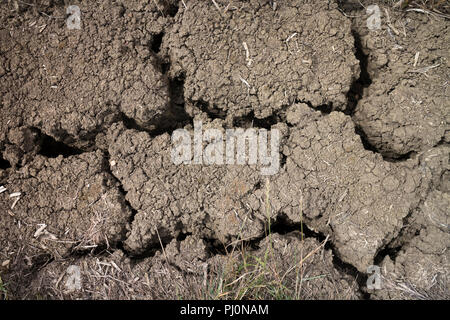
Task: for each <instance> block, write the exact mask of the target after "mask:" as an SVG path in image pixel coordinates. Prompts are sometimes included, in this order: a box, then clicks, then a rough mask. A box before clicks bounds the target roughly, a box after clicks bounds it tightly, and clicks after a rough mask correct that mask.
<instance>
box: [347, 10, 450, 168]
mask: <svg viewBox="0 0 450 320" xmlns="http://www.w3.org/2000/svg"><path fill="white" fill-rule="evenodd" d="M380 11H381V15H382V20H381V23H382V25H383V27H382V28H380V30H369V29H368V28H367V26H366V20H367V16H360V17H359V18H355V19H354V20H353V21H354V28H355V30H357V32H358V37H359V40H360V43H361V50H362V52H363V54H365V55H366V56H367V73H368V76H369V77H370V79H371V81H372V83H371V85H370V86H369V87H368V88H366V89H365V90H364V94H363V96H362V99H361V100H360V101H359V103H358V105H357V107H356V110H355V114H354V117H353V119H354V121H355V123H356V124H357V125H358V127H359V128H361V130H362V131H363V132H364V134H365V137H366V138H367V140H368V142H369V143H370V144H371V145H372V146H373V147H375V148H376V150H378V151H379V152H381V153H382V154H383V155H384V156H386V157H388V158H393V159H398V158H402V157H405V156H408V155H409V154H410V153H417V152H420V151H425V150H427V149H428V148H430V147H433V146H435V145H436V144H437V143H439V142H440V141H446V142H447V143H448V142H449V140H448V139H449V131H448V128H449V123H450V122H449V121H450V118H449V113H448V109H449V103H448V97H449V86H448V74H449V71H450V55H449V52H450V32H449V28H450V26H449V25H448V23H445V22H444V21H439V20H436V17H432V16H430V17H428V16H425V15H417V14H416V13H411V12H406V13H401V12H396V11H393V10H392V8H389V7H384V8H383V6H382V7H381V8H380Z"/></svg>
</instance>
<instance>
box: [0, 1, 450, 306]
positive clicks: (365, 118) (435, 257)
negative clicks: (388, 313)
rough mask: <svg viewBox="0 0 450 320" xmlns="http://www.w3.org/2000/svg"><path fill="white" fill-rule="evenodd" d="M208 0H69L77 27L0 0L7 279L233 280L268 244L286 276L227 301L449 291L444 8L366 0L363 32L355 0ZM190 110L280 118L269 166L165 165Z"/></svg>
mask: <svg viewBox="0 0 450 320" xmlns="http://www.w3.org/2000/svg"><path fill="white" fill-rule="evenodd" d="M75 2H76V1H75ZM215 2H216V3H217V4H218V6H219V7H220V11H219V9H218V8H217V7H216V6H215V5H214V3H213V2H211V1H200V0H190V1H184V3H186V7H185V5H184V4H183V2H182V1H175V0H170V1H169V0H159V1H139V0H134V1H121V0H117V1H96V2H88V3H86V2H82V3H79V4H78V5H79V6H80V8H81V11H82V25H81V30H70V29H68V28H67V27H66V11H65V10H66V5H65V4H64V3H63V1H56V0H40V1H38V0H36V1H31V0H30V1H29V3H28V4H25V3H23V2H20V1H6V2H3V3H2V4H1V5H0V17H1V21H2V23H1V25H0V93H1V94H0V109H1V114H0V186H4V187H5V188H6V189H7V190H6V191H5V192H3V193H1V194H0V225H1V226H2V228H1V229H0V277H1V278H0V279H1V280H2V282H3V283H6V285H5V288H6V290H7V292H8V297H9V298H14V299H36V298H45V299H67V298H81V299H179V298H235V297H236V296H221V295H220V293H218V292H216V291H217V289H218V281H219V280H220V281H222V282H223V283H226V284H228V287H227V288H228V289H229V290H232V289H233V288H234V287H233V286H236V285H237V284H236V283H238V284H242V282H234V281H233V280H235V279H236V278H237V277H239V273H238V271H237V270H240V268H239V266H242V264H244V265H245V264H246V263H247V262H248V261H247V260H250V261H253V260H252V259H254V261H261V259H263V258H267V259H268V260H267V261H266V262H267V266H269V268H270V270H272V271H273V274H274V278H265V277H262V278H261V279H262V280H261V281H263V282H264V283H265V284H266V285H267V286H269V285H270V286H272V285H273V284H276V283H277V282H276V281H275V280H277V279H278V280H279V275H284V276H283V277H281V278H282V280H283V284H284V286H285V289H283V290H285V291H283V292H282V294H281V293H280V295H277V296H270V295H267V292H262V291H255V292H252V293H249V294H248V295H247V296H245V297H244V298H249V299H259V298H265V299H267V298H292V297H293V295H294V294H295V297H296V298H300V299H363V298H371V299H392V298H401V299H436V298H437V299H448V298H449V297H450V296H449V293H448V288H449V272H448V270H449V261H448V259H449V251H447V249H448V247H449V246H450V236H449V213H448V208H449V207H450V183H449V181H450V179H449V178H450V174H449V168H450V165H449V153H450V146H449V143H450V135H449V132H450V129H449V128H450V126H449V122H450V112H449V110H450V105H449V101H450V99H449V86H448V81H449V75H450V72H449V71H450V56H449V53H450V32H449V28H450V24H449V20H448V19H446V18H444V17H442V16H438V15H435V14H432V13H428V14H424V13H421V12H417V11H405V10H401V9H400V8H398V9H394V8H392V6H391V3H390V1H385V2H382V1H380V3H379V6H380V8H381V10H382V28H381V29H380V30H377V31H371V30H369V29H368V28H367V26H366V20H367V18H368V15H367V13H366V11H365V9H364V8H363V7H362V5H366V2H367V1H361V2H360V1H346V2H345V3H344V2H341V1H334V0H329V1H322V0H320V1H319V0H317V1H308V0H298V1H292V2H289V1H288V2H283V1H276V3H277V5H274V3H275V1H268V0H250V1H237V0H236V1H231V2H230V1H221V0H216V1H215ZM288 3H291V4H288ZM71 4H77V3H71ZM228 4H229V5H228ZM370 4H372V3H370ZM227 5H228V6H227ZM385 10H386V11H385ZM388 14H389V15H388ZM418 52H419V53H418ZM194 120H202V121H203V126H204V127H205V128H206V127H209V128H215V129H218V130H220V131H222V132H223V131H224V130H226V129H230V128H237V127H240V128H249V127H255V128H265V129H270V128H276V129H279V130H280V132H281V134H282V137H281V146H280V153H281V167H280V170H279V172H278V174H276V175H273V176H269V177H265V176H262V175H261V174H260V168H259V167H258V166H257V165H225V166H220V165H204V166H201V165H175V164H174V163H173V162H172V160H171V148H172V145H171V133H172V132H173V130H175V129H177V128H184V129H186V130H188V131H189V132H192V131H193V129H194V128H193V121H194ZM14 192H20V193H21V194H20V197H10V194H12V193H14ZM13 203H14V205H13ZM269 230H270V232H269ZM300 230H303V233H301V232H300ZM268 252H269V253H270V254H267V253H268ZM297 257H300V260H301V262H302V263H301V264H300V265H297V262H298V261H297V260H296V258H297ZM305 257H306V258H305ZM302 258H305V259H304V261H303V260H302ZM255 265H258V263H255ZM255 265H253V267H254V268H256V267H255ZM371 265H378V266H380V267H381V272H382V274H381V278H382V287H381V289H379V290H369V289H368V288H367V285H366V280H367V278H368V276H370V275H368V274H367V272H368V271H367V270H368V267H369V266H371ZM69 266H77V267H79V268H80V271H81V279H82V286H81V289H79V290H75V291H70V290H68V288H67V286H66V283H67V281H68V278H69V277H70V272H68V268H69ZM69 269H70V268H69ZM297 271H298V272H297ZM263 274H264V273H263ZM233 276H235V277H236V278H234V279H233ZM298 277H300V279H301V281H300V283H301V285H300V287H299V286H298V283H299V282H298V280H299V278H298ZM243 279H245V277H243ZM274 279H275V280H274ZM222 282H221V286H222ZM0 284H1V282H0ZM0 289H1V288H0ZM222 289H223V288H222ZM237 291H238V290H237ZM0 294H2V291H1V290H0ZM0 297H1V296H0ZM237 297H240V296H237ZM240 298H242V297H240Z"/></svg>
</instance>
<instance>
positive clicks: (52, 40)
mask: <svg viewBox="0 0 450 320" xmlns="http://www.w3.org/2000/svg"><path fill="white" fill-rule="evenodd" d="M82 7H83V18H82V25H81V28H82V29H81V30H70V29H68V28H66V26H65V24H66V20H65V9H66V8H65V7H64V6H63V5H56V4H55V5H53V6H52V7H51V8H52V10H51V12H48V13H46V14H45V15H44V14H42V13H40V12H36V11H35V10H37V8H36V7H35V6H34V5H33V6H31V7H30V9H29V10H26V11H24V12H22V13H20V14H18V13H17V12H16V13H14V11H11V13H10V14H6V12H7V9H8V8H7V6H6V8H4V10H2V15H3V17H4V19H2V21H5V23H6V25H5V27H4V28H3V29H2V36H1V37H0V39H1V40H0V41H1V46H0V47H1V49H0V50H1V59H2V60H1V62H2V63H1V65H2V70H1V71H0V74H1V78H0V81H1V86H0V87H1V90H2V92H1V97H2V98H1V104H2V106H3V110H4V117H2V118H1V122H0V129H1V131H2V132H3V133H5V134H7V133H8V132H9V131H10V130H11V129H13V130H14V129H15V128H16V127H17V126H18V125H22V126H31V127H36V128H39V129H40V130H41V131H42V132H43V133H45V134H47V135H49V136H52V137H54V138H55V139H57V140H59V141H63V142H65V143H66V144H70V145H74V146H77V147H81V148H88V147H91V146H92V144H93V140H94V137H95V134H97V133H98V132H101V131H103V130H104V129H105V128H107V127H108V126H109V125H111V124H112V123H113V122H115V121H118V120H119V119H120V118H122V115H125V116H126V117H128V118H132V119H134V120H135V122H136V123H137V124H138V125H140V126H142V127H143V128H146V129H149V130H151V129H154V128H156V127H158V128H159V127H167V126H170V125H169V123H168V121H169V120H172V119H173V118H176V115H175V114H174V111H173V110H172V109H171V108H170V107H169V106H170V99H169V88H168V79H167V77H166V76H165V75H163V74H162V67H161V65H160V63H159V62H158V58H157V57H156V56H155V53H154V52H153V51H152V49H151V44H152V43H153V42H154V39H155V37H156V36H157V35H158V34H159V33H160V32H162V30H163V27H164V26H165V25H166V22H167V20H169V19H171V17H170V16H163V14H164V12H160V11H159V9H158V8H156V7H155V6H154V5H150V4H149V5H143V4H142V2H134V3H133V2H128V1H126V2H122V1H116V2H113V3H111V2H110V1H103V2H100V3H91V4H83V6H82ZM161 10H162V9H161ZM49 15H50V16H49ZM17 26H21V27H20V29H18V28H17ZM10 88H14V90H10ZM2 140H3V139H2Z"/></svg>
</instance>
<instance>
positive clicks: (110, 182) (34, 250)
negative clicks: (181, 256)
mask: <svg viewBox="0 0 450 320" xmlns="http://www.w3.org/2000/svg"><path fill="white" fill-rule="evenodd" d="M4 187H5V188H6V189H7V191H6V192H4V193H2V194H0V206H1V208H3V210H2V213H1V215H0V221H1V225H2V236H1V237H0V244H1V245H0V254H1V255H2V256H4V257H8V261H9V263H8V268H9V269H11V270H12V279H11V280H10V281H9V282H10V283H11V284H12V285H13V286H14V285H15V283H14V281H17V283H19V284H23V280H24V279H21V278H22V277H25V274H26V273H27V272H29V269H30V267H32V266H33V265H34V264H35V263H36V262H37V261H39V259H41V258H42V257H45V256H48V257H52V258H62V257H66V256H68V255H69V254H71V253H73V252H74V251H77V250H79V251H82V250H91V249H95V248H97V247H102V246H110V245H115V244H116V243H117V242H118V241H120V240H121V239H122V237H123V235H124V233H125V228H126V225H127V223H128V220H129V218H130V216H131V210H130V209H129V208H128V207H127V205H126V203H125V201H124V199H123V195H122V194H121V193H120V192H119V189H118V188H117V187H118V184H117V181H116V180H115V179H114V177H112V176H111V175H110V174H108V173H106V172H105V169H104V160H103V155H102V153H101V152H99V151H98V152H93V153H84V154H82V155H80V156H73V157H70V158H67V159H63V158H62V157H58V158H56V159H46V158H44V157H42V156H36V157H35V158H34V159H33V161H32V162H30V163H29V164H28V165H26V166H24V167H23V168H21V169H20V170H19V171H17V172H14V173H11V174H10V175H9V176H8V178H7V180H6V183H5V184H4ZM18 192H20V195H19V196H14V197H12V198H11V197H10V195H14V193H18Z"/></svg>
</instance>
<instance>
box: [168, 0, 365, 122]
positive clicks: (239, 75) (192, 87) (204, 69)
mask: <svg viewBox="0 0 450 320" xmlns="http://www.w3.org/2000/svg"><path fill="white" fill-rule="evenodd" d="M216 3H217V5H218V6H219V8H220V9H218V8H217V7H216V6H215V5H214V4H213V3H212V2H211V1H192V2H191V3H190V4H189V8H188V9H184V8H183V7H181V8H180V10H179V12H178V14H177V16H175V24H174V25H173V26H172V29H171V30H169V32H167V33H166V34H165V36H164V38H163V48H164V50H165V51H167V52H168V54H169V56H170V61H171V62H172V66H171V70H170V72H171V74H172V75H173V76H174V75H178V74H183V75H184V76H185V86H184V96H185V99H186V100H187V101H189V102H190V103H192V104H196V105H205V106H206V108H207V109H209V110H214V109H217V110H219V111H222V112H223V113H224V114H225V116H226V118H227V119H228V120H229V121H230V123H232V120H233V119H235V118H238V117H242V116H245V115H248V114H249V113H251V112H253V113H254V116H255V117H256V118H265V117H268V116H270V115H271V114H272V113H273V112H274V111H277V110H280V109H281V108H282V107H283V106H286V105H290V104H292V103H293V102H295V101H297V102H299V101H303V102H309V103H311V104H312V105H314V106H320V105H330V106H332V107H333V108H334V109H337V110H343V109H345V107H346V104H347V102H346V93H347V91H348V90H349V88H350V85H351V84H352V82H353V81H354V80H355V79H356V78H357V75H358V72H359V68H358V67H359V64H358V61H357V60H356V58H355V56H354V39H353V37H352V36H351V32H350V23H349V21H348V20H347V19H345V17H344V16H342V14H340V13H339V11H338V10H337V5H336V4H335V3H334V2H333V1H318V2H316V3H314V4H313V3H310V2H309V1H297V2H296V3H295V4H294V3H284V4H283V5H280V6H278V7H275V9H274V7H273V5H272V4H271V2H270V1H262V0H253V1H248V2H236V3H229V2H228V1H216Z"/></svg>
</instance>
